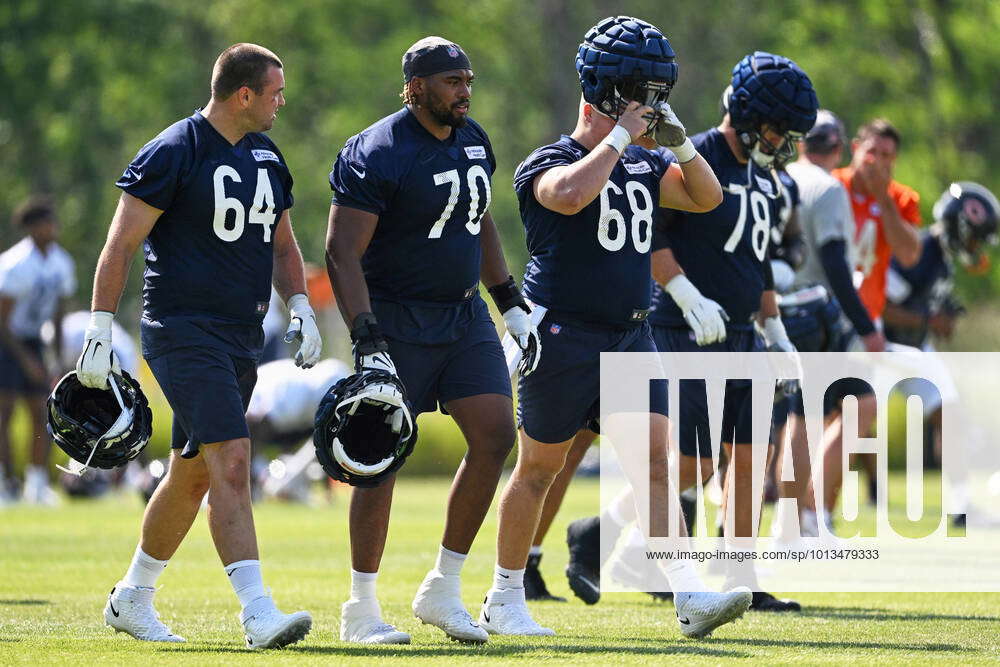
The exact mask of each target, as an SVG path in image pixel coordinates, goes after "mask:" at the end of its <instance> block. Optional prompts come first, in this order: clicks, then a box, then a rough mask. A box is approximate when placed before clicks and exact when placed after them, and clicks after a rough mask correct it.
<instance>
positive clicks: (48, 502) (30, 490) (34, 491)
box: [24, 482, 62, 507]
mask: <svg viewBox="0 0 1000 667" xmlns="http://www.w3.org/2000/svg"><path fill="white" fill-rule="evenodd" d="M24 502H25V503H27V504H28V505H39V506H41V507H59V505H61V504H62V499H61V498H60V497H59V494H58V493H56V492H55V491H53V490H52V487H51V486H49V485H48V484H47V483H41V484H39V483H31V482H25V483H24Z"/></svg>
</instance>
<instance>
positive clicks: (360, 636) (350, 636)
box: [340, 598, 410, 644]
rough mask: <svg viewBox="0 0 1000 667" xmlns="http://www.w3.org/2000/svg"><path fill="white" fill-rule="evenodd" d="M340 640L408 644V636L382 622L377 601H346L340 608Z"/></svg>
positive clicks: (362, 642)
mask: <svg viewBox="0 0 1000 667" xmlns="http://www.w3.org/2000/svg"><path fill="white" fill-rule="evenodd" d="M340 639H341V641H345V642H354V643H356V644H409V643H410V635H408V634H406V633H405V632H400V631H399V630H397V629H396V628H395V626H393V625H391V624H389V623H386V622H385V621H383V620H382V609H381V608H380V607H379V604H378V600H375V599H374V598H373V599H370V600H353V599H352V600H348V601H347V602H345V603H344V605H343V606H342V607H341V608H340Z"/></svg>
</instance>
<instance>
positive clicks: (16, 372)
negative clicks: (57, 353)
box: [0, 338, 49, 396]
mask: <svg viewBox="0 0 1000 667" xmlns="http://www.w3.org/2000/svg"><path fill="white" fill-rule="evenodd" d="M19 340H20V342H21V345H22V346H24V348H25V349H26V350H27V351H28V354H29V355H30V356H31V357H32V358H33V359H34V360H35V361H37V362H38V363H39V364H41V366H42V368H44V367H45V364H44V362H43V361H42V350H43V349H44V346H43V345H42V341H41V340H39V339H38V338H21V339H19ZM0 391H5V392H10V393H12V394H36V395H40V396H44V395H45V394H47V393H49V386H48V385H47V384H45V383H43V382H36V381H35V380H33V379H31V378H30V377H28V375H27V373H25V372H24V369H23V368H21V363H20V362H19V361H18V360H17V358H16V357H15V356H14V354H13V353H12V352H11V351H10V350H8V349H7V348H6V346H4V345H3V344H2V343H0Z"/></svg>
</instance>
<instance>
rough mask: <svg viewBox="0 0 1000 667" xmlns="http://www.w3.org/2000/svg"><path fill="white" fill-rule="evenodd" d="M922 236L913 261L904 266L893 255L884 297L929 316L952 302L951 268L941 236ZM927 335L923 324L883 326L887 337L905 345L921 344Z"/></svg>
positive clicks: (925, 234)
mask: <svg viewBox="0 0 1000 667" xmlns="http://www.w3.org/2000/svg"><path fill="white" fill-rule="evenodd" d="M922 237H923V238H922V239H921V249H920V259H919V261H917V263H916V264H914V265H913V266H911V267H910V268H908V269H906V268H903V266H902V265H901V264H900V263H899V262H898V261H897V260H896V258H895V257H893V258H892V263H891V264H890V265H889V276H888V278H887V285H886V297H887V298H888V300H889V301H891V302H892V303H895V304H897V305H899V306H902V307H903V308H906V309H907V310H910V311H913V312H916V313H920V314H921V315H923V316H924V317H925V318H928V317H930V316H932V315H936V314H937V313H939V312H941V311H943V310H946V309H947V308H948V307H949V304H950V303H952V287H953V285H952V269H951V264H950V263H949V261H948V258H947V256H946V255H945V252H944V248H943V247H942V246H941V241H940V239H939V238H938V237H937V236H935V235H934V234H931V233H929V232H926V231H925V232H923V234H922ZM927 335H928V329H927V325H926V324H924V325H923V326H922V327H919V328H917V329H901V328H899V327H893V326H890V325H889V324H886V326H885V336H886V338H888V339H889V340H891V341H893V342H896V343H902V344H904V345H913V346H914V347H921V346H923V344H924V343H925V342H926V340H927Z"/></svg>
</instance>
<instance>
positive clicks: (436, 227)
mask: <svg viewBox="0 0 1000 667" xmlns="http://www.w3.org/2000/svg"><path fill="white" fill-rule="evenodd" d="M480 179H481V180H482V181H483V185H484V186H485V187H486V204H485V205H484V206H483V210H481V211H480V210H479V187H478V184H477V183H476V181H477V180H480ZM465 180H466V181H467V182H468V185H469V220H468V222H466V223H465V228H466V229H468V230H469V233H470V234H472V235H473V236H475V235H476V234H478V233H479V221H480V220H482V218H483V214H485V213H486V210H487V209H488V208H489V207H490V197H491V194H492V193H491V192H490V177H489V176H488V175H487V174H486V170H485V169H483V168H482V166H480V165H478V164H474V165H472V166H471V167H469V171H467V172H466V174H465ZM446 183H447V184H449V185H451V192H450V193H449V194H448V203H447V204H446V205H445V207H444V210H443V211H441V216H440V217H439V218H438V219H437V220H435V221H434V224H433V225H431V230H430V231H429V232H428V233H427V238H429V239H439V238H441V233H442V232H444V224H445V223H446V222H448V220H449V219H450V218H451V212H452V211H454V210H455V204H456V203H457V202H458V192H459V190H460V189H461V187H462V179H461V178H460V177H459V175H458V169H449V170H448V171H442V172H440V173H437V174H434V185H445V184H446Z"/></svg>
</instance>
